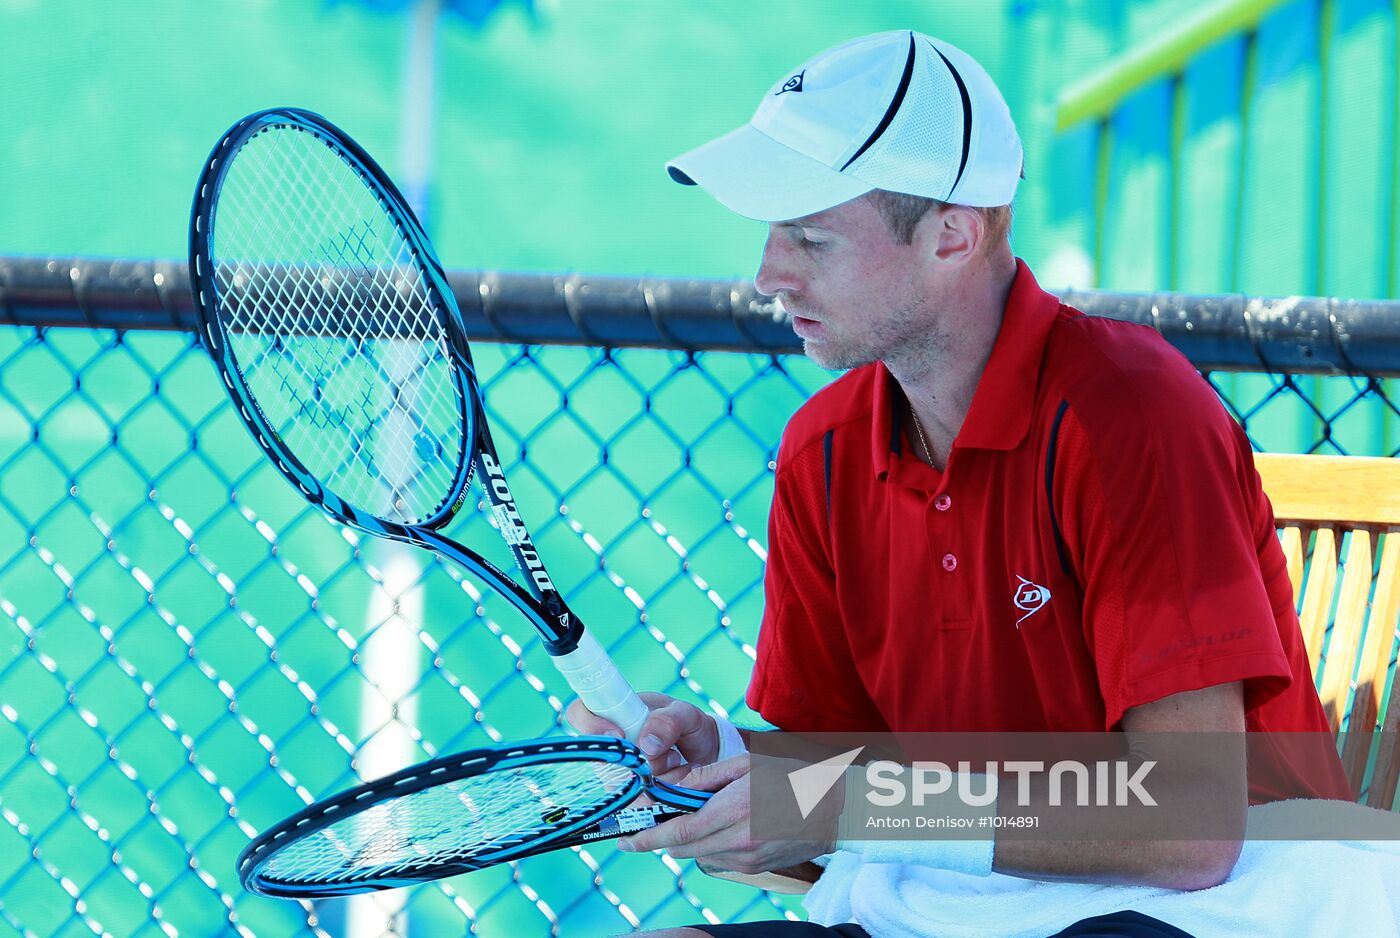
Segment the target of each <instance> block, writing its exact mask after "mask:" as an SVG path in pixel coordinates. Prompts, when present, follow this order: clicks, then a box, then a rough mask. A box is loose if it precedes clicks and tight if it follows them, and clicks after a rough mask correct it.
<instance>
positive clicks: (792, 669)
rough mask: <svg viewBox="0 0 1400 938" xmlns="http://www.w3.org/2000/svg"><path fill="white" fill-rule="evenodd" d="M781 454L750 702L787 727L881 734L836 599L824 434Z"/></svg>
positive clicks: (881, 721) (881, 720) (773, 721)
mask: <svg viewBox="0 0 1400 938" xmlns="http://www.w3.org/2000/svg"><path fill="white" fill-rule="evenodd" d="M784 449H786V447H784ZM786 456H787V454H786V452H780V454H779V456H778V470H777V478H776V481H775V488H774V492H773V507H772V510H771V513H770V514H769V520H768V567H767V569H766V571H765V574H764V581H763V588H764V594H765V603H764V610H763V625H762V627H761V628H760V630H759V634H758V655H757V661H756V662H755V664H754V672H753V680H752V682H751V683H750V684H749V691H748V704H749V706H750V707H751V708H752V709H753V710H754V711H755V712H757V713H759V714H761V715H762V716H763V718H764V719H765V720H767V721H768V722H769V723H771V724H773V725H774V726H776V727H778V728H779V729H784V730H788V731H791V732H826V733H836V732H854V731H875V732H884V731H886V729H887V727H886V725H885V721H884V718H883V717H881V716H880V712H879V710H878V709H877V708H876V707H875V704H874V702H873V701H872V700H871V699H870V695H869V694H868V693H867V692H866V690H865V686H864V684H863V683H862V682H861V678H860V675H859V673H858V672H857V671H856V666H855V663H854V661H853V660H852V657H851V647H850V641H849V639H848V638H847V635H846V629H845V626H844V624H843V619H842V616H841V612H840V609H839V606H838V603H837V599H836V575H835V573H834V572H833V570H832V564H831V557H830V554H829V552H828V545H829V543H830V541H829V539H828V531H827V520H826V487H825V478H824V474H823V472H824V470H823V467H822V442H821V439H820V438H818V439H817V440H816V441H814V442H813V443H812V444H810V445H808V446H806V447H805V448H804V449H802V450H800V451H799V452H797V453H796V455H794V456H793V457H791V458H785V457H786Z"/></svg>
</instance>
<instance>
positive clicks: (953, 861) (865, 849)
mask: <svg viewBox="0 0 1400 938" xmlns="http://www.w3.org/2000/svg"><path fill="white" fill-rule="evenodd" d="M974 777H980V776H974ZM977 787H979V788H980V787H982V786H980V785H979V786H977ZM865 789H866V784H865V777H864V767H852V768H851V769H849V770H847V774H846V803H845V807H844V809H843V810H842V818H841V830H842V832H843V833H844V832H847V831H850V830H852V828H853V827H854V828H855V829H857V830H858V829H859V828H860V824H861V821H860V819H861V818H865V817H868V816H869V815H870V806H869V805H868V804H862V803H861V798H860V795H861V794H863V792H864V791H865ZM942 798H944V799H946V800H944V801H943V804H944V805H946V807H947V810H948V812H949V813H950V814H955V815H959V816H961V817H964V818H966V819H968V820H970V821H971V822H972V824H975V825H976V827H975V828H973V829H975V830H985V831H987V835H986V837H985V838H984V839H976V840H965V839H961V838H959V839H953V840H864V839H859V838H856V837H852V838H846V837H842V838H840V839H838V840H837V841H836V849H837V850H849V851H850V852H851V853H855V854H858V855H859V856H860V857H861V858H862V859H863V860H865V861H867V862H869V863H911V864H914V865H917V866H933V867H937V868H939V869H943V870H952V871H954V872H957V873H966V874H968V875H970V876H989V875H991V872H992V860H993V857H994V854H995V852H996V841H995V840H994V839H993V838H992V835H991V831H992V830H993V829H994V825H995V824H996V817H997V806H996V802H995V801H993V802H992V803H991V804H990V805H987V806H985V807H982V808H977V809H973V808H971V807H970V806H968V805H966V804H964V803H963V802H962V801H961V800H959V799H957V798H956V797H955V796H952V795H951V793H949V794H948V795H944V796H942ZM926 805H927V807H928V809H929V810H930V811H937V810H939V807H940V805H939V799H937V798H935V799H930V800H929V801H928V802H926ZM983 818H986V822H985V823H982V819H983Z"/></svg>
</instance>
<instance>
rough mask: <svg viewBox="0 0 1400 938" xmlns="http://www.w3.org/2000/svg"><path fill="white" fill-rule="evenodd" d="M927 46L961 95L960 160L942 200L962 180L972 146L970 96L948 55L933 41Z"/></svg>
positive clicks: (945, 199)
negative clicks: (945, 67)
mask: <svg viewBox="0 0 1400 938" xmlns="http://www.w3.org/2000/svg"><path fill="white" fill-rule="evenodd" d="M929 48H931V49H932V50H933V51H934V52H937V53H938V57H939V58H940V59H942V60H943V64H944V65H946V66H948V71H949V72H951V73H952V75H953V81H955V82H957V85H958V94H960V95H962V106H963V145H962V161H961V162H959V163H958V175H957V178H956V179H954V180H953V185H952V186H951V187H950V188H949V189H948V194H947V195H946V196H945V197H944V198H943V201H944V202H951V201H952V200H953V192H954V190H956V189H957V188H958V183H960V182H962V176H963V170H965V169H967V153H968V151H969V150H970V149H971V148H972V98H971V97H969V96H968V93H967V85H965V84H963V80H962V76H961V75H959V74H958V70H957V69H956V68H953V63H952V62H949V61H948V57H947V56H946V55H944V54H943V53H942V52H940V51H939V49H938V47H937V46H935V45H934V44H933V43H931V42H930V43H929Z"/></svg>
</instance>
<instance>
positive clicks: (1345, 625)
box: [1255, 454, 1400, 809]
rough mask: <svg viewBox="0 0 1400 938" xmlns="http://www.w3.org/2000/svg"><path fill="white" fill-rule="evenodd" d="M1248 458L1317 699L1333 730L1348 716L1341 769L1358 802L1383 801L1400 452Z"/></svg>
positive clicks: (1393, 767)
mask: <svg viewBox="0 0 1400 938" xmlns="http://www.w3.org/2000/svg"><path fill="white" fill-rule="evenodd" d="M1255 465H1256V466H1257V467H1258V469H1259V476H1260V478H1261V479H1263V481H1264V491H1265V492H1267V493H1268V494H1269V500H1270V501H1271V502H1273V506H1274V518H1275V520H1276V521H1277V522H1278V525H1279V528H1280V531H1281V536H1282V540H1283V552H1284V556H1285V557H1287V559H1288V576H1289V579H1291V580H1292V581H1293V602H1294V605H1295V607H1296V608H1297V609H1298V610H1299V613H1298V618H1299V621H1300V623H1301V624H1302V627H1303V641H1304V642H1305V643H1306V645H1307V648H1308V659H1309V660H1310V661H1311V662H1312V669H1313V675H1314V677H1315V678H1316V679H1317V680H1318V682H1319V683H1318V687H1319V690H1318V693H1319V696H1321V698H1322V707H1323V709H1324V710H1326V711H1327V721H1328V723H1330V724H1331V726H1332V732H1333V733H1336V732H1337V731H1338V730H1339V728H1340V727H1341V726H1342V724H1343V723H1344V722H1345V723H1346V725H1347V729H1348V732H1347V734H1346V738H1345V739H1344V741H1343V743H1342V750H1341V753H1342V765H1343V766H1344V767H1345V768H1346V772H1347V778H1348V780H1350V782H1351V786H1352V790H1353V791H1357V792H1361V793H1362V797H1361V800H1362V801H1363V802H1364V803H1365V804H1368V805H1370V806H1371V807H1374V808H1385V809H1389V808H1390V807H1391V806H1392V804H1393V803H1394V801H1395V788H1396V780H1397V777H1400V753H1397V752H1396V751H1395V747H1394V745H1389V746H1386V747H1382V746H1381V745H1380V743H1381V741H1382V740H1386V741H1389V742H1391V743H1393V741H1394V740H1395V738H1396V737H1395V736H1394V734H1395V733H1396V732H1397V731H1400V700H1397V699H1396V698H1400V694H1392V695H1391V700H1390V704H1389V707H1388V708H1387V710H1386V712H1385V713H1382V712H1381V704H1382V702H1383V701H1384V700H1385V693H1386V676H1387V675H1388V674H1389V673H1390V671H1391V670H1392V665H1393V662H1394V660H1395V635H1396V620H1397V617H1400V459H1376V458H1368V457H1360V456H1282V455H1276V454H1259V455H1257V456H1256V457H1255ZM1334 609H1335V612H1334V611H1333V610H1334ZM1329 621H1330V622H1331V624H1332V626H1331V629H1330V630H1329V629H1328V623H1329ZM1353 691H1354V692H1353ZM1374 731H1380V732H1382V733H1384V734H1386V735H1384V736H1377V735H1376V733H1375V732H1374ZM1373 761H1374V763H1375V766H1374V770H1373V772H1372V773H1371V774H1372V777H1371V778H1370V780H1369V784H1368V783H1367V778H1366V776H1367V767H1368V765H1369V764H1370V763H1371V762H1373ZM1363 786H1364V790H1363Z"/></svg>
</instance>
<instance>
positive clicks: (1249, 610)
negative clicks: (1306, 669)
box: [1055, 360, 1292, 730]
mask: <svg viewBox="0 0 1400 938" xmlns="http://www.w3.org/2000/svg"><path fill="white" fill-rule="evenodd" d="M1110 367H1111V366H1110ZM1119 387H1120V388H1126V391H1121V392H1120V394H1119V395H1118V398H1119V399H1118V400H1115V401H1111V402H1107V401H1104V400H1102V399H1098V400H1093V399H1085V400H1081V402H1080V406H1079V407H1076V406H1075V403H1074V402H1073V401H1071V403H1070V406H1069V408H1068V410H1067V411H1066V414H1065V419H1064V421H1063V422H1062V424H1061V427H1060V434H1059V437H1058V440H1057V450H1056V458H1055V468H1056V480H1055V487H1056V490H1057V500H1058V501H1060V508H1059V514H1060V517H1061V519H1062V524H1063V525H1064V536H1065V542H1066V544H1067V546H1068V548H1069V551H1070V554H1071V562H1072V563H1073V565H1074V567H1075V568H1076V574H1077V576H1078V578H1079V581H1080V583H1081V584H1082V586H1083V588H1084V631H1085V638H1086V640H1087V641H1088V644H1089V649H1090V652H1091V653H1092V654H1093V656H1094V660H1095V665H1096V668H1097V670H1098V678H1099V684H1100V688H1101V691H1102V694H1103V698H1104V703H1105V724H1106V725H1105V729H1110V730H1111V729H1113V728H1115V727H1116V726H1117V724H1118V722H1119V721H1120V720H1121V719H1122V717H1123V713H1124V711H1126V710H1128V709H1129V708H1131V707H1136V706H1140V705H1142V704H1145V703H1150V702H1152V701H1155V700H1160V699H1162V698H1163V697H1167V696H1170V695H1172V694H1177V693H1182V692H1184V691H1191V690H1200V689H1202V688H1205V687H1211V686H1214V685H1216V684H1225V683H1229V682H1232V681H1243V682H1244V689H1245V708H1246V711H1251V710H1254V709H1255V708H1257V707H1259V706H1260V705H1261V704H1263V703H1265V702H1266V701H1268V700H1269V699H1271V698H1273V697H1274V696H1276V695H1278V694H1279V693H1281V692H1282V691H1283V690H1285V689H1286V688H1287V687H1288V685H1289V682H1290V681H1291V679H1292V669H1291V667H1290V665H1289V661H1288V658H1287V656H1286V654H1285V652H1284V649H1283V646H1282V643H1281V641H1280V638H1279V631H1278V624H1277V622H1276V621H1275V616H1274V610H1273V607H1272V604H1271V602H1270V598H1269V594H1268V591H1267V590H1266V588H1265V585H1264V580H1263V575H1262V573H1261V571H1260V561H1259V555H1258V545H1257V543H1256V542H1257V532H1258V530H1259V525H1258V523H1257V521H1258V519H1257V517H1255V516H1256V515H1257V514H1258V512H1259V511H1261V510H1267V508H1266V507H1265V503H1264V501H1263V498H1262V496H1261V495H1260V493H1259V491H1258V489H1259V484H1258V476H1257V475H1256V474H1255V472H1254V468H1253V459H1252V456H1251V454H1250V449H1249V443H1248V440H1247V439H1246V438H1245V436H1244V434H1243V432H1242V431H1241V430H1240V429H1239V427H1238V426H1237V425H1236V424H1235V423H1234V421H1233V420H1231V419H1230V417H1229V415H1228V414H1226V413H1225V410H1224V408H1223V407H1222V406H1221V405H1220V402H1219V400H1218V399H1217V398H1216V396H1215V393H1214V391H1213V390H1212V389H1211V388H1210V386H1209V385H1208V384H1207V383H1206V382H1205V381H1203V380H1202V379H1201V378H1200V376H1199V375H1197V374H1196V373H1195V371H1194V370H1192V369H1191V368H1190V366H1189V365H1187V364H1186V363H1185V362H1184V360H1183V361H1182V362H1181V363H1180V365H1179V366H1178V365H1177V364H1176V363H1175V362H1171V361H1164V362H1158V363H1155V366H1154V368H1153V370H1151V371H1150V372H1148V373H1146V374H1134V375H1132V376H1123V380H1122V384H1121V385H1119ZM1270 535H1271V536H1272V531H1270Z"/></svg>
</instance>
